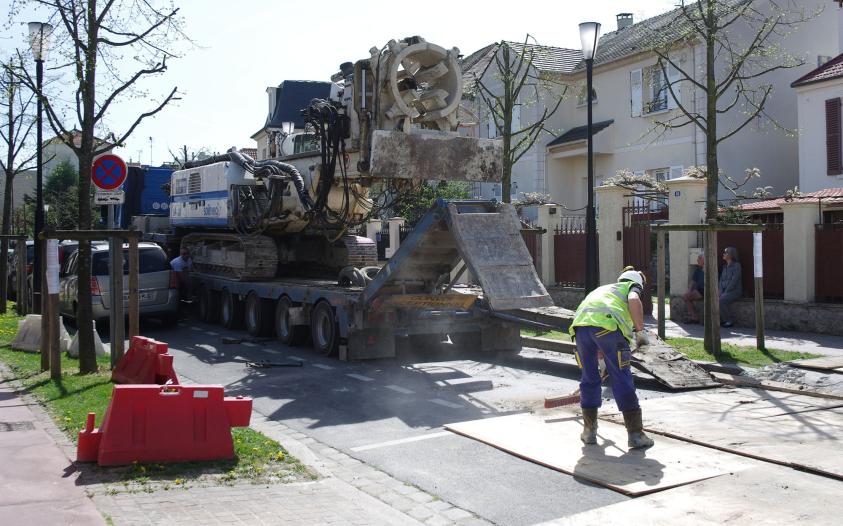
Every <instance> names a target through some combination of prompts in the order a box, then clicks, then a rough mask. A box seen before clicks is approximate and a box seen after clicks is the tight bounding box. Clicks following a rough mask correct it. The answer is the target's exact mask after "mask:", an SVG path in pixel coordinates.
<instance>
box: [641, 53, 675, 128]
mask: <svg viewBox="0 0 843 526" xmlns="http://www.w3.org/2000/svg"><path fill="white" fill-rule="evenodd" d="M629 88H630V107H631V115H632V116H633V117H640V116H641V115H647V114H650V113H657V112H660V111H666V110H671V109H674V108H676V107H677V106H678V105H677V103H676V99H680V98H681V95H682V92H681V83H680V78H679V71H678V70H677V69H676V68H674V67H673V66H670V65H669V66H668V67H667V79H665V75H664V71H663V70H662V67H661V66H660V65H658V64H654V65H652V66H649V67H647V68H644V69H636V70H632V71H630V73H629ZM671 88H673V92H674V94H675V95H676V99H674V98H673V96H671V94H670V89H671Z"/></svg>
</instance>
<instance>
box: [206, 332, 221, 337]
mask: <svg viewBox="0 0 843 526" xmlns="http://www.w3.org/2000/svg"><path fill="white" fill-rule="evenodd" d="M205 334H207V335H208V336H219V335H220V333H218V332H214V331H205Z"/></svg>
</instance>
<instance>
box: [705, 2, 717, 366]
mask: <svg viewBox="0 0 843 526" xmlns="http://www.w3.org/2000/svg"><path fill="white" fill-rule="evenodd" d="M716 4H717V2H716V1H715V0H708V5H707V7H706V31H707V33H708V34H707V37H708V38H706V49H705V51H706V123H707V125H708V130H707V133H706V170H707V175H708V177H707V180H706V200H705V212H706V220H707V223H708V224H709V225H713V224H714V223H716V222H717V212H718V205H717V191H718V185H719V181H720V165H719V163H718V159H717V82H716V77H715V60H716V57H715V47H714V46H715V44H716V41H715V36H716V33H717V17H716V16H715V9H716V7H717V5H716ZM717 261H718V259H717V234H716V233H707V235H706V262H705V322H704V323H705V338H704V340H703V347H704V348H705V349H706V350H707V351H709V352H711V353H712V354H714V355H717V354H720V292H719V289H720V286H719V281H718V275H717Z"/></svg>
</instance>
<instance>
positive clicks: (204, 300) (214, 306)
mask: <svg viewBox="0 0 843 526" xmlns="http://www.w3.org/2000/svg"><path fill="white" fill-rule="evenodd" d="M199 319H200V320H202V321H203V322H205V323H218V322H219V320H220V306H219V292H216V291H213V290H211V289H210V288H209V287H202V290H200V291H199Z"/></svg>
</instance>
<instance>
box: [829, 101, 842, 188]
mask: <svg viewBox="0 0 843 526" xmlns="http://www.w3.org/2000/svg"><path fill="white" fill-rule="evenodd" d="M841 135H842V134H841V123H840V97H837V98H834V99H828V100H827V101H825V157H826V165H827V167H828V175H840V174H841V173H843V144H841V139H842V138H841Z"/></svg>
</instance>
